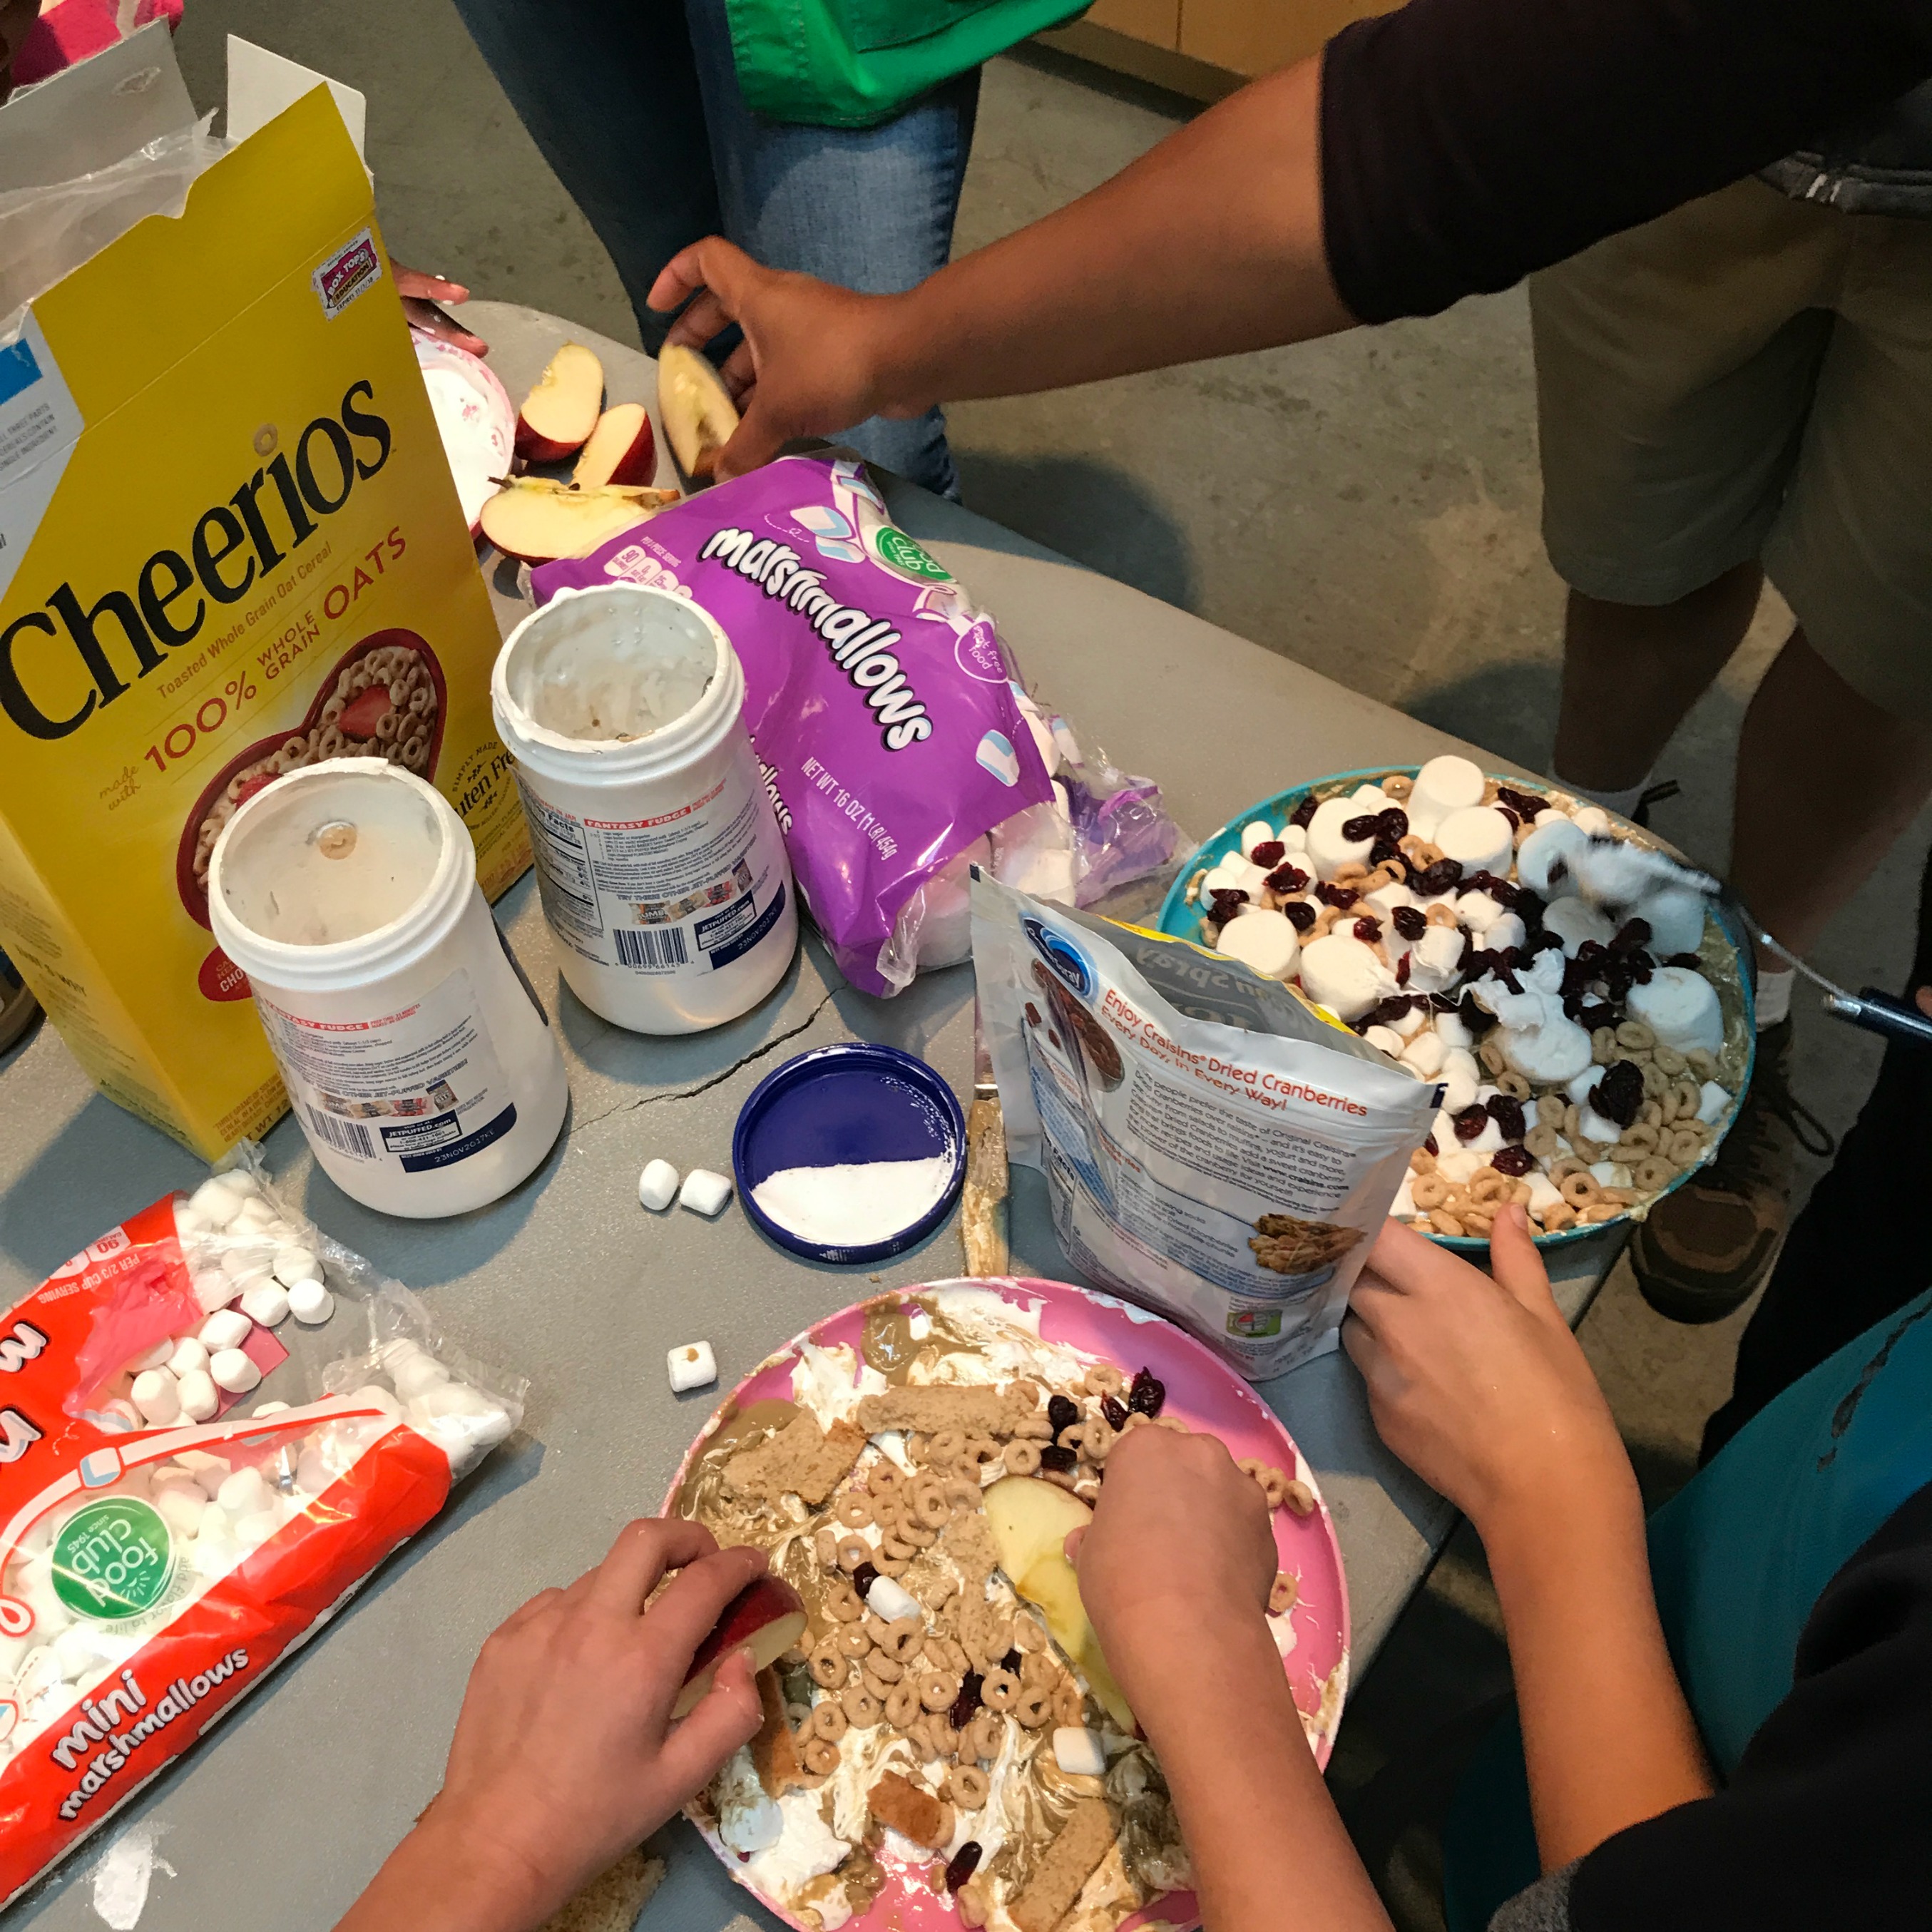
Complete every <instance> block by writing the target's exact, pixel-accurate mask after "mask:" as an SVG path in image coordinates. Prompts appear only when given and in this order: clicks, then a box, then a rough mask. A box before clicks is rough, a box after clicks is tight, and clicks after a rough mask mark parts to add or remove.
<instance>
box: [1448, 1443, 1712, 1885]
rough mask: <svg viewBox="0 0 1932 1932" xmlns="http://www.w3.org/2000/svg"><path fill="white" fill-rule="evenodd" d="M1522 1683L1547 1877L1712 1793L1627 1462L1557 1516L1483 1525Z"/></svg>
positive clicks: (1520, 1699)
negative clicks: (1670, 1646)
mask: <svg viewBox="0 0 1932 1932" xmlns="http://www.w3.org/2000/svg"><path fill="white" fill-rule="evenodd" d="M1480 1527H1481V1529H1482V1530H1483V1540H1484V1547H1485V1548H1486V1550H1487V1552H1488V1555H1489V1559H1490V1574H1491V1575H1492V1576H1493V1577H1494V1579H1495V1581H1496V1594H1497V1595H1498V1597H1499V1599H1500V1600H1501V1602H1502V1611H1503V1622H1504V1625H1505V1628H1506V1630H1507V1631H1508V1637H1509V1651H1510V1668H1511V1673H1512V1674H1513V1675H1514V1678H1515V1680H1516V1691H1517V1709H1518V1710H1519V1712H1520V1716H1521V1720H1522V1725H1523V1756H1524V1760H1525V1763H1526V1766H1527V1767H1528V1769H1529V1794H1530V1809H1531V1812H1532V1815H1533V1817H1534V1818H1535V1824H1536V1841H1537V1848H1538V1852H1539V1853H1540V1854H1541V1858H1542V1860H1543V1865H1544V1870H1546V1871H1552V1870H1556V1868H1557V1867H1559V1866H1560V1865H1564V1864H1568V1863H1569V1861H1571V1859H1573V1858H1580V1857H1581V1856H1582V1855H1583V1854H1584V1853H1585V1852H1588V1851H1589V1850H1591V1849H1593V1848H1594V1847H1595V1846H1598V1845H1599V1844H1601V1843H1603V1841H1604V1840H1605V1839H1606V1838H1610V1836H1611V1835H1613V1834H1614V1833H1616V1832H1620V1831H1622V1829H1624V1828H1625V1826H1629V1825H1634V1824H1636V1823H1639V1822H1640V1821H1641V1820H1643V1819H1646V1818H1650V1817H1655V1816H1656V1815H1657V1814H1658V1813H1659V1812H1661V1811H1668V1810H1669V1809H1670V1808H1671V1807H1672V1806H1673V1805H1681V1804H1683V1803H1685V1802H1686V1801H1687V1800H1688V1799H1694V1798H1700V1797H1703V1796H1706V1794H1707V1793H1709V1791H1710V1790H1712V1781H1711V1775H1710V1771H1709V1766H1707V1765H1706V1762H1705V1758H1704V1752H1703V1745H1701V1743H1700V1742H1699V1739H1698V1736H1697V1727H1696V1725H1695V1724H1694V1723H1693V1721H1692V1720H1691V1712H1690V1709H1689V1707H1688V1706H1687V1705H1686V1703H1685V1700H1684V1694H1683V1691H1682V1689H1681V1688H1679V1684H1678V1682H1677V1676H1676V1671H1675V1670H1674V1669H1673V1667H1672V1665H1671V1661H1670V1652H1669V1651H1668V1650H1667V1649H1666V1647H1665V1645H1664V1631H1663V1627H1662V1626H1661V1624H1660V1623H1659V1622H1658V1615H1657V1601H1656V1598H1655V1595H1653V1593H1652V1588H1651V1580H1650V1565H1649V1558H1648V1556H1647V1554H1646V1549H1645V1544H1644V1532H1643V1502H1642V1499H1641V1498H1640V1496H1639V1494H1638V1492H1637V1482H1636V1479H1635V1478H1634V1476H1633V1475H1631V1473H1630V1472H1629V1469H1628V1466H1625V1468H1624V1469H1623V1470H1622V1472H1618V1473H1616V1474H1614V1475H1610V1476H1607V1477H1606V1478H1604V1479H1603V1480H1602V1481H1598V1482H1596V1483H1595V1484H1592V1485H1590V1486H1589V1487H1588V1488H1587V1490H1584V1491H1583V1492H1580V1493H1578V1494H1577V1496H1575V1497H1574V1499H1571V1500H1569V1501H1568V1502H1566V1503H1565V1505H1563V1506H1562V1507H1559V1508H1549V1507H1544V1508H1539V1509H1538V1510H1537V1511H1535V1512H1533V1513H1525V1514H1522V1515H1520V1516H1518V1517H1508V1516H1507V1515H1506V1516H1505V1517H1503V1518H1502V1520H1500V1521H1495V1522H1490V1523H1485V1524H1484V1525H1481V1526H1480Z"/></svg>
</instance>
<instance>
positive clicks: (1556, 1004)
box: [1484, 992, 1591, 1087]
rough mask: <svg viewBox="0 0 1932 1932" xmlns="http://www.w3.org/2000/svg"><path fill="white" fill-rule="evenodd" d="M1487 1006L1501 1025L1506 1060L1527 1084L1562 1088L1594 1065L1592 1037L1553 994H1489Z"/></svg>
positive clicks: (1485, 997)
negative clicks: (1567, 1012) (1591, 1047)
mask: <svg viewBox="0 0 1932 1932" xmlns="http://www.w3.org/2000/svg"><path fill="white" fill-rule="evenodd" d="M1484 1004H1486V1005H1487V1007H1489V1009H1490V1012H1492V1013H1494V1014H1495V1015H1496V1018H1497V1019H1499V1021H1501V1022H1502V1029H1503V1034H1502V1048H1503V1057H1504V1058H1505V1059H1506V1060H1507V1061H1508V1062H1509V1064H1511V1066H1512V1067H1514V1068H1515V1069H1516V1070H1517V1073H1520V1074H1521V1075H1522V1076H1523V1078H1524V1079H1526V1080H1528V1081H1529V1082H1532V1083H1533V1084H1534V1085H1537V1086H1539V1087H1546V1086H1559V1085H1562V1084H1563V1083H1564V1082H1566V1081H1568V1080H1571V1079H1574V1078H1575V1077H1576V1076H1577V1075H1578V1074H1579V1073H1582V1072H1583V1070H1584V1068H1585V1067H1588V1066H1589V1064H1591V1058H1590V1036H1589V1034H1587V1033H1586V1032H1585V1031H1583V1028H1581V1027H1580V1026H1579V1025H1577V1022H1575V1021H1574V1020H1573V1019H1571V1018H1570V1017H1569V1016H1568V1014H1566V1013H1565V1012H1564V1010H1563V1005H1562V1001H1560V1000H1559V999H1557V998H1556V997H1555V996H1554V995H1552V994H1549V993H1511V992H1488V993H1487V994H1486V995H1485V996H1484Z"/></svg>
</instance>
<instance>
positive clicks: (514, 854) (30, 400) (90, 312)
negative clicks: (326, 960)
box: [0, 70, 529, 1157]
mask: <svg viewBox="0 0 1932 1932" xmlns="http://www.w3.org/2000/svg"><path fill="white" fill-rule="evenodd" d="M77 71H78V70H77ZM63 78H65V77H63ZM59 84H60V83H59V80H56V81H55V82H54V83H49V85H50V86H58V85H59ZM27 98H29V99H31V98H32V97H31V96H30V97H27ZM6 113H7V110H0V156H4V154H5V147H6V139H5V136H6ZM497 644H498V634H497V629H496V622H495V619H493V616H492V615H491V613H490V604H489V600H488V597H487V592H485V589H484V586H483V583H482V580H481V577H480V575H479V574H478V571H477V568H476V564H475V555H474V552H473V550H472V546H471V543H470V538H469V531H468V528H467V524H466V519H465V517H463V513H462V511H461V510H460V508H459V507H458V501H457V495H456V489H455V484H454V482H453V481H452V478H451V476H450V472H449V466H448V464H447V463H446V460H445V458H444V455H443V448H442V445H441V443H440V440H439V438H438V435H437V428H436V425H435V422H434V419H433V418H432V417H431V413H430V406H429V402H428V397H427V395H426V394H425V390H424V388H423V384H422V377H421V375H420V374H419V370H418V367H417V364H416V356H415V352H414V350H413V347H412V344H411V341H410V334H409V330H408V326H407V323H406V322H405V321H404V316H403V312H402V308H401V302H400V301H399V300H398V296H397V294H396V290H395V284H394V281H393V278H392V275H391V274H390V272H389V266H388V263H387V260H386V257H385V255H384V254H383V248H382V246H381V243H380V239H379V236H378V234H377V229H376V225H375V220H374V202H373V199H372V196H371V187H370V183H369V179H368V175H366V174H365V172H364V170H363V168H362V163H361V162H360V160H359V158H358V157H357V155H356V151H355V148H353V145H351V142H350V138H349V136H348V134H347V131H346V130H345V129H344V126H343V124H342V121H341V118H340V116H339V115H338V112H337V110H336V108H335V106H334V104H332V101H331V100H330V98H329V95H327V94H326V92H323V91H322V90H320V89H317V91H316V92H313V93H311V94H309V95H307V96H305V98H303V99H302V100H300V101H298V102H297V103H296V104H295V106H293V107H291V108H290V109H289V110H287V112H286V113H283V114H282V115H280V116H279V117H278V118H276V119H275V120H273V121H270V122H269V124H268V125H266V127H263V128H262V129H261V130H260V132H258V133H255V134H253V135H251V136H250V137H249V138H248V139H246V140H245V141H243V142H240V143H239V145H236V147H235V148H233V150H231V151H229V152H228V153H227V154H225V155H224V156H223V157H220V158H219V159H217V160H214V162H213V163H212V165H211V166H207V167H206V168H205V171H203V172H201V173H199V175H197V176H196V177H195V178H193V184H192V186H191V187H189V188H188V190H187V197H186V205H185V207H184V208H183V209H182V211H181V213H180V214H179V216H178V218H171V217H169V216H168V215H166V214H159V215H154V214H151V215H149V216H148V217H147V218H145V219H144V220H139V221H137V222H136V223H134V225H133V226H131V227H129V228H128V229H127V231H126V232H125V233H122V234H121V236H119V238H118V239H116V240H115V241H113V242H111V243H110V245H107V247H105V248H102V249H101V251H100V252H99V253H98V254H95V255H94V256H93V257H92V259H91V260H87V261H86V262H85V263H83V265H82V266H80V267H78V268H75V269H73V270H72V271H71V272H70V273H68V274H67V275H65V278H64V279H62V280H60V281H57V282H56V283H55V284H54V285H53V286H52V287H51V288H49V289H48V290H46V292H45V293H43V294H41V295H39V296H36V297H35V299H34V300H33V302H31V305H30V306H29V307H28V308H27V310H26V311H25V313H24V316H23V317H16V318H15V319H14V321H13V323H11V324H8V323H0V947H5V950H6V951H7V953H10V954H11V955H12V956H13V959H14V960H15V961H16V962H17V963H18V965H19V966H20V970H21V972H22V974H23V976H24V977H26V980H27V981H28V984H29V985H30V986H31V987H32V989H33V990H34V992H35V993H36V994H37V995H38V996H39V998H40V1002H41V1004H42V1005H43V1006H44V1007H46V1010H47V1011H48V1013H49V1015H50V1016H52V1020H53V1022H54V1024H55V1025H56V1026H57V1027H58V1028H59V1029H60V1031H61V1033H62V1036H63V1037H64V1038H65V1040H66V1041H67V1043H68V1046H70V1047H71V1049H73V1051H74V1054H75V1055H76V1057H77V1058H78V1059H79V1060H80V1061H81V1063H82V1064H83V1066H84V1067H86V1070H87V1071H88V1073H89V1074H90V1075H91V1076H92V1077H93V1079H94V1080H95V1082H96V1083H97V1084H98V1085H99V1087H100V1088H101V1091H103V1092H104V1093H106V1094H108V1095H109V1096H110V1097H112V1098H113V1099H114V1100H117V1101H118V1102H119V1103H121V1106H124V1107H127V1108H128V1109H130V1110H132V1111H133V1112H135V1113H136V1114H138V1115H140V1116H141V1117H142V1118H143V1119H145V1120H147V1121H151V1122H152V1123H153V1124H154V1125H155V1126H156V1127H160V1128H161V1129H163V1130H164V1131H166V1132H167V1133H170V1134H172V1135H173V1136H175V1137H176V1138H177V1139H179V1140H181V1141H182V1142H184V1143H186V1144H187V1145H188V1146H189V1147H190V1148H193V1150H194V1151H196V1153H198V1154H202V1155H203V1156H206V1157H212V1156H214V1155H216V1154H219V1153H220V1152H221V1151H223V1149H225V1148H228V1147H229V1146H231V1145H233V1143H234V1142H236V1140H238V1139H241V1138H242V1136H247V1135H253V1134H256V1133H260V1131H261V1130H263V1128H264V1127H266V1126H267V1125H268V1124H269V1123H270V1122H272V1121H274V1120H275V1118H277V1116H278V1115H280V1114H281V1112H282V1111H283V1109H284V1106H286V1104H287V1103H286V1100H285V1099H284V1095H283V1092H282V1088H281V1083H280V1082H279V1081H278V1079H277V1078H276V1076H275V1066H274V1063H273V1061H272V1060H271V1058H270V1057H269V1049H268V1045H267V1043H266V1040H264V1038H263V1034H262V1030H261V1028H260V1025H259V1023H258V1022H257V1018H256V1015H255V1010H254V1003H253V1002H252V1001H251V1000H250V999H249V998H248V983H247V981H246V980H245V978H244V977H243V976H242V974H241V973H239V971H237V970H236V968H235V967H234V966H233V965H232V964H231V963H230V962H229V960H228V959H226V956H224V955H223V953H221V952H220V950H219V949H218V948H217V947H216V945H215V944H214V939H213V938H212V936H211V934H210V932H209V931H208V905H207V898H206V891H207V880H208V856H209V854H210V853H211V851H212V850H213V848H214V841H215V840H216V839H217V838H218V837H219V836H220V832H221V829H222V827H223V825H224V824H225V823H226V822H227V820H228V819H229V817H230V816H231V815H232V814H233V813H234V811H236V809H237V808H238V807H239V805H241V804H242V803H243V802H245V800H246V799H248V797H250V796H251V795H252V793H254V791H256V790H259V789H260V787H262V786H263V785H264V784H267V783H268V782H269V781H270V780H271V779H272V778H274V777H275V776H276V775H278V773H280V772H285V771H288V770H290V769H293V768H294V767H296V766H302V765H307V764H310V763H314V762H315V761H316V760H319V759H323V758H329V757H336V756H338V755H341V756H346V757H347V756H368V755H371V754H374V755H377V756H380V757H386V758H389V759H391V760H394V761H395V763H398V764H400V765H401V766H404V768H405V769H408V770H410V771H413V772H416V773H418V774H419V775H421V776H422V777H423V778H427V779H428V780H430V781H431V782H432V783H433V784H435V785H436V786H437V788H438V789H439V790H441V791H442V793H443V795H444V796H446V798H447V799H449V802H450V803H451V804H452V805H453V806H454V807H455V809H456V810H457V811H458V814H460V817H462V819H463V823H464V824H465V825H466V826H468V827H469V831H470V833H471V835H472V838H474V839H475V844H476V850H477V862H478V863H477V870H478V876H479V878H480V879H481V883H482V885H483V887H484V891H485V892H487V893H488V894H489V895H490V896H491V897H495V896H496V895H497V894H498V893H499V892H502V890H503V889H504V888H505V886H508V884H509V883H511V881H512V880H514V879H515V878H516V877H517V875H518V874H520V872H521V871H523V868H524V867H525V866H526V864H527V863H528V862H529V850H528V844H527V838H526V832H525V829H524V825H523V816H522V814H521V813H520V811H519V810H518V808H517V800H516V796H515V790H514V785H513V784H511V782H510V780H509V777H508V769H507V763H506V760H505V754H504V751H503V748H502V745H501V744H500V743H499V741H498V739H497V738H496V734H495V731H494V730H493V726H492V724H491V722H490V694H489V676H490V662H491V661H492V659H493V657H494V655H495V654H496V648H497Z"/></svg>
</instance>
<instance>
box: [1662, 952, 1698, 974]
mask: <svg viewBox="0 0 1932 1932" xmlns="http://www.w3.org/2000/svg"><path fill="white" fill-rule="evenodd" d="M1703 963H1704V962H1703V960H1701V959H1699V958H1698V956H1697V954H1696V953H1673V954H1672V955H1671V956H1670V958H1669V959H1667V960H1666V961H1665V962H1664V965H1667V966H1688V967H1689V968H1691V971H1693V972H1695V971H1697V968H1699V967H1700V966H1702V965H1703Z"/></svg>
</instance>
